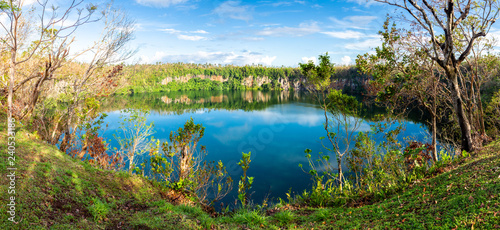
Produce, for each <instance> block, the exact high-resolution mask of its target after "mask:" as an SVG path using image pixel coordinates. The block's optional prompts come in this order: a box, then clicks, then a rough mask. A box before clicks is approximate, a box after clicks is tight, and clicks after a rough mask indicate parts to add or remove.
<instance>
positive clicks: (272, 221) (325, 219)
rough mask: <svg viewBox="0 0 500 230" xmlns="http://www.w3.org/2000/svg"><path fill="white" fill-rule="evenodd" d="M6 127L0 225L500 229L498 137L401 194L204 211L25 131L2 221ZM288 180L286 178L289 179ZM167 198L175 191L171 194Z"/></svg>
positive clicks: (1, 140)
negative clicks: (352, 201)
mask: <svg viewBox="0 0 500 230" xmlns="http://www.w3.org/2000/svg"><path fill="white" fill-rule="evenodd" d="M6 135H7V131H6V127H5V125H2V126H0V149H1V150H2V151H1V153H0V155H1V156H0V158H2V160H1V161H0V173H1V175H2V176H1V177H0V182H1V184H2V186H1V187H0V194H2V199H1V201H0V202H1V210H0V229H242V228H243V229H244V228H251V229H261V228H262V229H295V228H298V229H353V228H356V229H366V228H370V229H373V228H375V229H385V228H389V229H394V228H401V229H434V228H436V229H453V228H458V229H471V228H472V227H473V228H476V229H477V228H483V229H494V228H500V195H499V194H500V142H498V141H497V142H494V143H491V144H490V145H488V146H487V147H485V148H484V149H483V150H482V151H481V152H479V153H477V154H475V155H473V156H471V157H469V158H466V159H461V160H459V161H456V162H454V163H452V164H450V165H449V166H448V167H447V168H446V169H445V172H444V173H442V174H439V175H436V176H434V177H432V178H428V179H425V180H422V181H419V182H417V183H415V184H413V185H412V186H411V187H409V188H407V189H405V191H404V192H402V193H400V194H395V195H392V196H390V197H389V198H387V199H386V200H383V201H379V202H376V203H369V202H365V203H358V204H357V206H356V207H335V208H307V207H302V208H293V207H291V206H289V205H287V206H284V207H280V208H274V209H273V210H269V211H268V212H267V214H266V213H264V212H260V211H247V210H239V211H237V212H236V213H232V214H230V215H226V216H221V217H211V216H210V215H208V214H207V213H205V212H203V211H202V209H201V208H199V207H192V206H191V205H189V204H186V205H174V204H172V202H174V201H175V197H174V195H172V194H170V193H169V192H168V191H167V190H165V189H162V188H161V187H159V186H155V185H153V184H151V183H150V182H148V181H147V180H145V179H143V178H141V177H138V176H131V175H128V174H127V173H116V172H112V171H105V170H100V169H96V168H94V167H93V166H91V165H89V164H88V163H85V162H81V161H78V160H74V159H72V158H71V157H69V156H67V155H65V154H63V153H61V152H60V151H58V150H57V149H56V148H55V147H53V146H49V145H47V144H44V143H42V142H41V141H39V140H36V139H35V138H34V137H33V135H31V134H29V133H28V132H26V131H20V132H19V133H18V134H17V137H16V147H17V150H16V156H17V158H16V166H17V168H18V170H17V172H16V173H17V177H16V189H15V190H16V219H15V220H16V221H18V224H13V223H12V222H11V221H9V220H8V217H9V214H8V213H7V210H6V209H7V208H8V206H7V203H8V202H9V201H8V199H9V196H10V195H9V194H8V186H7V184H8V183H9V178H7V177H6V176H5V175H6V174H7V173H8V171H7V170H6V168H7V158H8V155H7V151H6V149H7V136H6ZM292 186H293V185H292ZM173 197H174V198H173ZM287 209H289V210H287Z"/></svg>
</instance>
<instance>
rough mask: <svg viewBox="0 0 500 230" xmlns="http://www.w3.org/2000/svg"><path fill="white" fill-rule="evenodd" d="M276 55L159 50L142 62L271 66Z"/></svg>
mask: <svg viewBox="0 0 500 230" xmlns="http://www.w3.org/2000/svg"><path fill="white" fill-rule="evenodd" d="M274 60H276V56H272V57H271V56H264V55H262V54H259V53H255V52H250V51H245V52H240V53H236V52H205V51H198V52H196V53H192V54H166V53H164V52H161V51H158V52H156V53H155V55H154V56H153V57H147V56H142V57H141V62H142V63H155V62H187V63H201V64H204V63H220V64H234V65H251V64H262V65H267V66H270V65H272V63H273V61H274Z"/></svg>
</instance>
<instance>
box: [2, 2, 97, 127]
mask: <svg viewBox="0 0 500 230" xmlns="http://www.w3.org/2000/svg"><path fill="white" fill-rule="evenodd" d="M2 3H3V4H2V7H1V15H6V16H7V18H8V20H7V23H3V22H0V27H1V28H2V29H3V32H5V34H6V35H5V37H4V38H3V39H2V43H3V45H4V46H5V48H6V49H7V52H8V53H9V54H10V55H9V56H10V58H9V66H8V68H9V70H8V75H9V84H8V92H7V107H8V117H9V118H11V117H12V116H13V115H14V113H16V115H18V116H21V118H22V117H24V115H26V114H27V113H29V112H31V111H32V109H33V107H34V105H35V104H36V102H37V100H38V95H39V91H40V88H41V86H42V85H43V83H44V82H45V81H48V80H52V77H53V75H54V72H55V71H56V70H57V69H58V68H60V67H61V65H62V62H63V61H64V60H65V59H66V58H67V57H68V55H69V45H70V44H71V43H72V42H73V41H72V40H68V36H70V35H71V34H72V33H73V32H74V30H76V29H77V28H78V27H79V26H81V25H83V24H86V23H89V22H93V21H95V20H97V19H94V18H93V15H94V13H95V12H96V9H97V8H96V6H94V5H87V6H83V4H82V3H83V1H78V2H77V1H72V2H71V3H70V5H69V6H68V7H67V8H66V10H65V11H63V13H62V14H61V15H58V11H57V10H56V7H54V6H53V7H50V8H49V7H48V6H47V4H48V1H42V2H39V5H40V7H41V9H40V10H41V14H40V15H39V19H40V21H39V24H36V23H32V22H31V21H30V17H29V16H27V17H26V16H25V15H24V14H25V13H27V12H25V11H24V10H23V7H24V5H23V3H24V1H14V0H9V1H2ZM78 7H82V8H81V9H78ZM50 11H52V13H50ZM75 11H78V12H77V20H75V21H74V22H72V23H69V22H67V21H68V20H67V19H68V17H69V16H70V14H71V13H72V12H75ZM30 12H34V11H30ZM65 22H66V23H65ZM64 24H66V25H64ZM34 26H39V28H37V29H35V30H36V32H37V33H36V34H34V35H35V36H36V38H35V39H34V40H29V39H30V36H31V35H33V34H32V33H31V31H32V30H34V29H33V28H32V27H34ZM54 47H57V51H56V50H53V48H54ZM47 51H56V52H50V53H49V56H48V58H47V59H46V60H40V61H39V63H38V64H37V65H36V67H38V68H36V67H35V68H31V69H33V71H31V72H29V73H27V74H26V73H20V72H19V70H18V69H19V66H20V65H22V64H24V63H27V62H28V61H30V60H32V59H33V58H35V57H36V56H37V55H38V54H39V53H40V52H47ZM40 69H42V70H43V71H39V70H40ZM30 81H36V83H35V87H34V89H33V90H32V92H31V95H30V97H29V103H26V105H25V106H24V108H17V110H15V109H16V108H14V101H13V100H14V93H15V92H16V91H17V90H19V89H20V88H21V87H22V86H23V85H25V84H26V83H28V82H30ZM19 106H20V107H22V106H21V105H19Z"/></svg>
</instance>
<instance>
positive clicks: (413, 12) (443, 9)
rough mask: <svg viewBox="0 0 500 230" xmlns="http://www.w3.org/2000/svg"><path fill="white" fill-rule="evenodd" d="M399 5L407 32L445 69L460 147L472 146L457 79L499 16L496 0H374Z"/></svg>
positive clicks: (466, 148) (470, 149) (472, 147)
mask: <svg viewBox="0 0 500 230" xmlns="http://www.w3.org/2000/svg"><path fill="white" fill-rule="evenodd" d="M375 1H377V2H381V3H385V4H389V5H391V6H395V7H398V8H399V9H402V10H403V12H404V14H402V15H403V16H402V17H403V19H404V20H407V21H409V22H410V25H411V26H412V27H413V29H414V30H415V31H413V32H411V33H408V34H407V36H408V37H410V38H413V39H414V41H415V43H414V45H416V46H419V47H420V48H422V49H423V50H424V52H425V53H426V55H427V56H428V57H429V58H431V59H432V60H433V61H435V62H436V63H437V64H438V65H439V66H440V67H441V68H442V69H443V71H444V72H445V74H446V76H447V79H448V81H449V82H450V85H451V93H452V97H453V105H454V110H455V113H456V116H457V118H458V123H459V126H460V130H461V136H462V137H461V139H462V143H461V145H462V149H463V150H466V151H472V150H474V148H475V146H474V144H473V138H472V134H471V124H470V119H469V118H468V117H467V113H466V109H465V102H464V100H463V97H462V93H461V87H460V83H459V74H460V66H461V64H462V63H463V62H464V61H465V60H466V59H467V57H468V56H469V54H470V53H471V50H472V48H473V46H474V44H475V42H477V40H478V39H479V38H481V37H485V36H486V34H487V33H488V32H489V30H490V28H491V25H492V24H493V23H495V21H496V19H497V18H498V16H499V2H498V1H496V0H481V1H472V0H445V1H442V0H375Z"/></svg>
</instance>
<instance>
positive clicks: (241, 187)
mask: <svg viewBox="0 0 500 230" xmlns="http://www.w3.org/2000/svg"><path fill="white" fill-rule="evenodd" d="M250 156H251V152H248V153H242V156H241V160H240V162H238V165H239V166H240V167H241V169H242V170H243V175H241V177H240V181H239V182H238V199H239V200H240V201H241V205H242V206H243V207H245V205H247V203H248V201H249V200H250V195H249V194H248V192H249V190H250V189H251V188H252V184H253V177H249V176H247V170H248V168H250V162H252V160H251V159H250Z"/></svg>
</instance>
